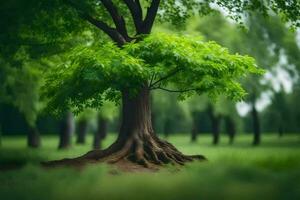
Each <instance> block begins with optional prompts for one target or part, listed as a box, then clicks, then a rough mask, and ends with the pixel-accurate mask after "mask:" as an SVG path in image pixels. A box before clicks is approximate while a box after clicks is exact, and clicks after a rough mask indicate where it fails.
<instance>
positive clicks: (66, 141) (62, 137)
mask: <svg viewBox="0 0 300 200" xmlns="http://www.w3.org/2000/svg"><path fill="white" fill-rule="evenodd" d="M73 131H74V127H73V114H72V113H71V112H67V113H66V115H65V117H64V119H63V120H62V123H61V128H60V132H59V145H58V148H59V149H66V148H68V147H70V146H71V136H72V134H73Z"/></svg>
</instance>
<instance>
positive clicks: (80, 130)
mask: <svg viewBox="0 0 300 200" xmlns="http://www.w3.org/2000/svg"><path fill="white" fill-rule="evenodd" d="M76 129H77V139H76V143H77V144H85V138H86V135H87V132H88V121H87V120H86V119H82V120H80V121H79V122H78V127H77V128H76Z"/></svg>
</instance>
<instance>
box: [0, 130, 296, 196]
mask: <svg viewBox="0 0 300 200" xmlns="http://www.w3.org/2000/svg"><path fill="white" fill-rule="evenodd" d="M42 139H43V148H42V149H39V150H29V149H27V148H26V145H25V144H26V142H25V138H21V137H14V138H12V137H4V139H3V141H2V147H1V148H0V183H1V184H0V199H5V200H10V199H28V200H29V199H30V200H35V199H36V200H40V199H55V200H59V199H73V200H76V199H95V200H96V199H97V200H98V199H109V200H114V199H132V200H134V199H143V200H150V199H156V200H157V199H167V200H168V199H172V200H175V199H178V200H179V199H180V200H181V199H192V200H197V199H243V200H244V199H289V200H290V199H300V181H299V180H300V159H299V158H300V134H293V135H287V136H284V137H283V138H280V139H279V138H278V136H277V135H267V134H265V135H264V137H263V138H262V140H263V144H262V145H261V146H259V147H252V146H251V145H250V144H251V139H252V138H251V136H249V135H239V136H238V137H237V142H236V144H234V145H233V146H229V145H227V142H228V141H227V138H226V137H225V136H223V137H222V140H221V145H220V146H217V147H214V146H212V145H210V144H211V138H210V137H209V136H208V135H206V136H199V139H198V142H197V143H195V144H191V143H190V140H189V139H190V138H189V136H188V135H184V134H178V135H175V136H171V137H170V138H169V140H170V142H172V143H173V144H174V145H175V146H176V147H177V148H178V149H179V150H181V151H183V152H184V153H186V154H202V155H205V156H206V157H207V158H208V160H209V161H208V162H205V163H203V162H195V163H192V164H189V165H187V166H185V167H183V168H180V170H179V169H178V168H176V167H173V166H169V167H166V168H165V169H163V170H160V171H159V172H156V173H141V172H139V173H124V172H120V171H116V170H111V169H110V167H108V166H103V165H93V166H88V167H86V168H85V169H84V170H81V171H79V170H75V169H69V168H61V169H51V170H45V169H43V168H41V167H40V165H39V162H40V161H45V160H53V159H60V158H64V157H74V156H78V155H81V154H83V153H84V152H86V151H88V150H89V149H90V146H91V139H92V138H88V144H87V145H84V146H76V145H74V146H73V147H72V148H71V149H69V150H60V151H58V150H56V145H57V142H58V141H57V138H56V137H53V136H52V137H50V136H48V137H47V138H45V137H44V138H42ZM112 140H113V136H110V137H109V138H108V139H107V140H106V141H105V146H107V145H109V143H111V142H112ZM11 168H14V169H13V170H11ZM9 169H10V170H9Z"/></svg>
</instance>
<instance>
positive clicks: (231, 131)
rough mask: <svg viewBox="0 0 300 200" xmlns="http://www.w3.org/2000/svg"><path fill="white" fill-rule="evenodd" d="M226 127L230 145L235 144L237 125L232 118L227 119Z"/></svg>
mask: <svg viewBox="0 0 300 200" xmlns="http://www.w3.org/2000/svg"><path fill="white" fill-rule="evenodd" d="M225 126H226V132H227V134H228V137H229V144H233V142H234V137H235V134H236V127H235V123H234V121H233V119H232V118H231V117H226V118H225Z"/></svg>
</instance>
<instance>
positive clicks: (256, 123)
mask: <svg viewBox="0 0 300 200" xmlns="http://www.w3.org/2000/svg"><path fill="white" fill-rule="evenodd" d="M251 114H252V123H253V134H254V137H253V143H252V144H253V145H254V146H256V145H259V144H260V123H259V117H258V113H257V110H256V107H255V104H253V105H252V113H251Z"/></svg>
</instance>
